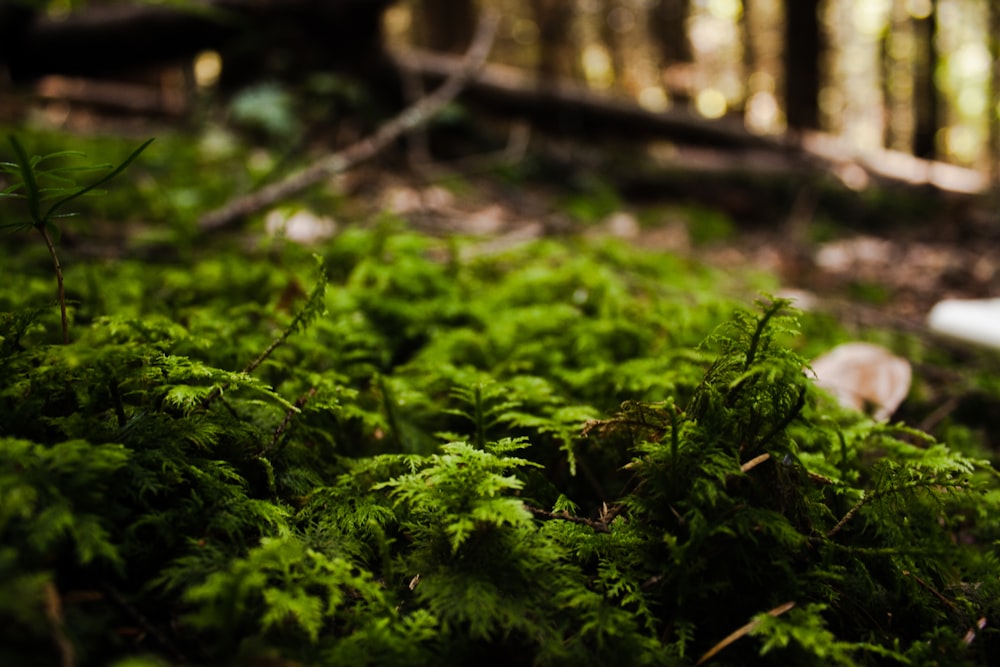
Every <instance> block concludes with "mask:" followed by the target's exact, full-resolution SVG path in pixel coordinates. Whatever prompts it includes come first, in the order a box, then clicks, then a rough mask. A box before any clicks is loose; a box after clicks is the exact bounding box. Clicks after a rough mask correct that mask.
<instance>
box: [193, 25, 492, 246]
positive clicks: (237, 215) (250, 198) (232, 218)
mask: <svg viewBox="0 0 1000 667" xmlns="http://www.w3.org/2000/svg"><path fill="white" fill-rule="evenodd" d="M499 22H500V16H499V14H497V13H496V12H492V11H488V12H485V13H484V14H483V16H482V18H481V19H480V21H479V27H478V29H477V30H476V34H475V37H474V38H473V40H472V44H471V46H469V50H468V51H467V52H466V54H465V57H464V58H463V59H462V65H461V67H460V68H459V69H457V70H455V71H454V72H453V73H452V74H451V76H449V77H448V79H447V80H446V81H445V82H444V83H443V84H441V86H440V87H439V88H438V89H437V90H435V91H434V92H433V93H431V94H430V95H428V96H427V97H424V98H423V99H421V100H418V101H417V102H416V103H414V104H412V105H410V106H409V107H407V108H405V109H403V111H401V112H400V113H399V114H398V115H397V116H395V117H393V118H392V119H391V120H389V121H388V122H386V123H385V124H383V125H382V126H380V127H379V128H378V129H377V130H376V131H375V133H374V134H373V135H371V136H369V137H366V138H364V139H362V140H361V141H358V142H356V143H354V144H351V145H350V146H348V147H347V148H345V149H343V150H341V151H338V152H336V153H333V154H332V155H328V156H326V157H323V158H321V159H320V160H317V161H316V162H314V163H312V164H311V165H309V166H307V167H305V168H303V169H302V170H300V171H298V172H295V173H293V174H291V175H289V176H288V177H286V178H285V179H283V180H281V181H278V182H277V183H272V184H271V185H267V186H265V187H264V188H262V189H260V190H258V191H257V192H252V193H250V194H247V195H244V196H242V197H238V198H236V199H234V200H232V201H230V202H229V203H228V204H226V205H225V206H223V207H222V208H220V209H217V210H215V211H212V212H211V213H208V214H207V215H205V216H204V217H202V218H201V220H199V221H198V227H199V228H200V229H201V230H202V231H217V230H220V229H224V228H227V227H231V226H233V225H234V224H236V223H238V222H239V221H240V220H242V219H244V218H246V217H247V216H249V215H252V214H254V213H257V212H259V211H261V210H263V209H265V208H267V207H269V206H273V205H274V204H276V203H278V202H280V201H284V200H285V199H288V198H289V197H291V196H293V195H296V194H298V193H299V192H302V191H303V190H305V189H306V188H308V187H310V186H313V185H315V184H316V183H319V182H320V181H322V180H323V179H325V178H329V177H330V176H332V175H333V174H336V173H339V172H342V171H345V170H347V169H349V168H351V167H353V166H354V165H356V164H358V163H360V162H363V161H365V160H367V159H369V158H371V157H373V156H375V155H376V154H378V153H379V151H381V150H382V149H384V148H385V147H386V146H388V145H389V144H391V143H392V142H393V141H395V140H396V139H398V138H399V137H401V136H403V135H404V134H406V133H407V132H412V131H413V130H414V129H417V128H419V127H421V126H423V125H425V124H426V123H427V122H428V121H430V119H431V118H433V117H434V116H435V115H436V114H437V113H438V112H439V111H440V110H441V109H443V108H444V107H445V106H446V105H447V104H448V103H449V102H451V101H452V100H454V99H455V98H456V97H457V96H458V94H459V93H460V92H461V91H462V89H463V88H464V87H465V84H466V83H467V82H468V81H469V79H471V78H472V76H473V75H474V74H475V73H476V72H477V71H478V70H479V69H480V68H481V67H482V66H483V64H484V63H485V62H486V57H487V56H488V55H489V53H490V49H491V48H492V46H493V38H494V37H495V36H496V31H497V26H498V25H499Z"/></svg>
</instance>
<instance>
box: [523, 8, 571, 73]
mask: <svg viewBox="0 0 1000 667" xmlns="http://www.w3.org/2000/svg"><path fill="white" fill-rule="evenodd" d="M531 11H532V13H533V14H534V17H535V24H536V25H537V26H538V46H539V59H538V73H539V74H540V75H541V77H540V79H541V80H543V81H551V80H552V79H555V78H578V77H577V71H576V66H575V63H576V51H575V47H576V45H575V44H574V39H573V34H572V31H571V30H569V26H571V25H572V23H573V17H574V14H575V11H576V10H575V9H574V7H573V4H572V3H570V2H566V1H565V0H531Z"/></svg>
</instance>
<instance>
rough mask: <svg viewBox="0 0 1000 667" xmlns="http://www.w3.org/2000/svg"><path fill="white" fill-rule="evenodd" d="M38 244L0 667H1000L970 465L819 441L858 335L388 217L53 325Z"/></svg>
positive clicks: (865, 434)
mask: <svg viewBox="0 0 1000 667" xmlns="http://www.w3.org/2000/svg"><path fill="white" fill-rule="evenodd" d="M136 155H137V153H133V154H131V155H130V157H129V158H128V160H129V161H131V160H132V159H133V158H135V156H136ZM24 160H28V158H27V154H26V153H25V154H24V156H23V159H20V158H19V160H18V161H16V162H15V163H11V165H13V166H11V165H8V167H9V169H8V171H9V172H10V173H12V174H14V175H15V176H16V175H17V174H23V173H24V170H23V169H22V168H21V167H23V164H22V163H23V162H24ZM29 161H30V160H29ZM38 164H39V163H36V164H35V165H33V166H32V168H35V167H37V168H39V169H40V168H41V167H39V166H38ZM126 164H127V162H126ZM109 169H111V168H110V167H109ZM118 171H119V170H113V173H112V175H116V174H117V173H118ZM56 176H64V174H56ZM14 180H16V179H14ZM122 180H127V179H126V178H125V177H122ZM17 183H21V181H17ZM61 187H68V188H69V189H68V190H64V191H60V193H61V194H60V196H67V193H70V194H71V193H72V192H74V190H73V187H77V186H75V185H74V184H73V183H70V184H69V185H65V184H64V185H63V186H61ZM80 187H82V186H80ZM109 187H112V188H125V189H128V188H129V187H130V186H129V185H128V184H118V183H115V184H113V185H111V186H109ZM29 190H30V186H28V188H27V189H25V187H24V186H23V184H22V187H21V188H20V189H18V188H17V187H15V186H10V187H8V190H7V192H8V193H9V194H27V195H28V196H29V200H30V196H31V194H30V192H29ZM36 194H37V196H38V197H40V198H42V197H44V194H45V193H44V187H41V188H40V189H39V191H38V193H36ZM54 201H56V202H58V201H60V200H59V199H58V198H57V199H55V200H54ZM15 203H16V202H15ZM29 203H30V201H29ZM29 208H30V207H29ZM39 211H40V212H41V213H42V214H43V215H41V217H40V218H32V220H33V222H31V224H28V225H26V226H25V227H26V228H25V230H24V231H23V232H22V233H21V234H18V235H16V236H10V237H8V238H5V239H3V243H4V244H5V245H4V248H5V250H4V253H5V256H4V267H5V270H4V275H5V278H6V280H5V281H4V282H3V284H2V285H0V619H2V623H0V663H2V664H10V665H45V664H61V665H65V666H71V665H105V664H114V665H119V666H120V667H124V666H125V665H129V666H133V667H134V666H139V665H143V666H149V667H152V666H154V665H181V664H194V665H261V666H262V665H342V664H347V665H365V664H369V665H425V664H455V665H462V664H468V663H470V662H472V661H483V660H486V661H489V662H494V663H497V664H501V663H503V664H512V665H534V664H537V665H566V664H574V665H606V664H616V665H629V664H636V665H646V664H650V665H678V666H680V665H698V664H713V665H749V664H753V665H768V664H774V665H816V664H834V665H891V664H903V665H934V664H940V665H987V664H990V656H991V655H996V654H997V652H998V651H1000V642H998V637H997V631H996V630H995V626H996V624H997V623H998V622H1000V562H998V558H997V540H998V538H1000V521H998V517H1000V488H998V485H997V479H996V477H997V476H996V473H995V470H994V467H993V464H992V463H991V461H990V460H989V458H990V457H991V456H992V455H991V453H990V452H989V451H988V450H986V449H984V448H983V447H982V446H981V444H980V443H978V442H977V439H976V438H975V437H974V434H972V433H971V432H967V431H963V430H962V428H961V425H960V424H956V425H955V426H954V428H953V429H952V431H951V432H952V433H954V434H955V435H956V439H955V441H942V442H939V441H938V440H936V439H935V438H934V437H932V436H931V435H928V434H926V433H922V432H920V431H919V430H917V429H915V428H911V427H909V426H907V425H905V424H903V423H902V422H899V423H890V424H880V423H876V422H874V421H872V420H871V419H869V418H868V417H866V416H865V415H863V414H861V413H855V412H851V411H847V410H844V409H842V408H840V407H838V405H837V404H836V403H835V402H834V401H833V400H832V399H831V398H830V397H828V396H826V395H825V394H823V393H822V392H821V391H820V390H819V389H818V388H817V387H816V386H815V384H814V382H813V380H812V378H811V377H810V374H809V371H808V363H807V359H808V357H809V356H810V355H811V354H813V353H816V352H818V351H821V350H823V349H825V348H826V347H829V346H830V345H832V344H833V343H835V342H838V339H839V338H840V337H842V336H843V335H844V334H843V332H841V331H839V330H837V328H836V327H833V326H830V323H829V322H826V321H823V320H822V319H819V318H817V317H815V316H812V315H808V314H801V313H797V312H796V311H795V310H794V309H792V308H791V307H790V304H789V303H788V302H787V301H784V300H782V299H779V298H772V297H769V296H766V295H762V296H760V298H759V299H758V300H757V301H756V303H753V298H752V297H750V298H747V297H746V294H747V290H746V286H745V285H741V286H739V287H736V286H735V283H734V278H733V277H732V276H727V275H726V274H724V273H722V272H718V271H715V270H712V269H709V268H707V267H705V266H702V265H699V264H697V263H696V262H694V261H692V260H690V259H685V258H681V257H677V256H672V255H669V254H663V253H651V252H643V251H641V250H637V249H635V248H633V247H630V246H628V245H627V244H625V243H623V242H619V241H612V240H608V239H595V238H580V237H568V238H562V239H548V240H538V241H534V242H531V243H527V244H523V245H520V246H517V247H514V248H510V249H507V250H503V251H500V252H496V253H489V254H478V255H469V254H467V253H464V252H463V250H464V249H465V248H467V247H469V246H470V245H471V244H473V243H474V241H471V240H463V239H458V238H451V239H434V238H429V237H427V236H422V235H419V234H415V233H413V232H411V231H408V230H407V229H406V226H405V223H404V221H402V220H398V219H394V218H392V217H388V216H386V217H382V218H379V219H378V220H375V221H372V222H370V223H369V224H359V225H357V226H355V227H351V228H348V229H345V230H344V231H342V232H341V233H339V234H338V235H337V236H336V237H335V238H333V239H331V240H330V241H327V242H325V243H323V244H321V245H317V246H315V247H313V248H310V249H309V250H306V249H303V248H301V247H300V246H298V245H295V244H292V243H288V242H285V241H283V240H282V239H280V238H277V239H272V240H269V241H261V242H259V243H257V244H255V245H254V246H253V247H251V248H247V247H246V246H245V244H236V243H234V244H232V245H231V246H229V247H226V246H220V245H216V246H213V247H211V248H209V249H204V250H201V251H199V250H198V249H196V248H191V249H189V250H188V251H186V252H184V253H182V255H183V257H181V258H180V259H178V258H173V259H171V260H155V259H147V260H144V261H139V260H132V259H124V258H119V259H116V260H108V261H98V260H94V259H87V258H85V257H73V256H72V253H71V252H70V253H68V254H67V256H66V257H63V262H64V263H63V264H62V265H61V268H59V270H60V271H61V273H62V275H61V276H60V279H59V282H60V284H62V283H63V282H64V283H65V290H64V292H65V295H64V296H65V300H64V301H63V302H62V303H60V300H59V299H56V298H55V294H56V279H55V276H54V275H53V271H52V270H53V261H52V259H53V257H54V254H53V253H52V252H50V251H51V250H52V248H54V247H55V246H56V245H57V241H58V239H57V238H55V239H54V240H53V242H52V243H51V244H49V243H46V244H45V245H43V244H41V243H39V244H38V245H35V243H36V241H35V239H32V238H31V237H30V236H29V234H30V233H31V232H32V228H34V229H36V230H38V231H42V230H49V227H48V226H49V225H51V224H53V222H54V219H48V218H45V216H44V211H45V209H44V207H42V208H40V209H39ZM4 215H5V216H6V215H8V214H7V213H4ZM3 219H4V220H10V219H11V218H7V217H5V218H3ZM13 220H14V221H15V222H17V221H18V219H16V218H14V219H13ZM29 222H30V221H29ZM39 227H41V229H39ZM56 266H57V267H58V266H59V262H58V260H56ZM743 278H745V277H743ZM765 283H766V280H765V281H763V282H762V285H764V284H765ZM752 291H753V290H751V292H752ZM63 305H64V306H65V309H66V317H65V320H64V318H63V316H62V312H61V311H62V307H61V306H63ZM67 341H68V342H67Z"/></svg>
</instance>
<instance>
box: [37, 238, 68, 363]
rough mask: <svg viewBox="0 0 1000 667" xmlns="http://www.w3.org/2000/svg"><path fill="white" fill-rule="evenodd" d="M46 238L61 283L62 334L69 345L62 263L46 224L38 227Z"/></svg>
mask: <svg viewBox="0 0 1000 667" xmlns="http://www.w3.org/2000/svg"><path fill="white" fill-rule="evenodd" d="M38 231H40V232H41V233H42V238H43V239H45V245H46V246H48V248H49V255H51V256H52V265H53V267H54V268H55V271H56V283H57V284H58V285H59V311H60V313H61V314H62V335H63V343H64V344H66V345H69V319H68V318H67V317H66V288H65V287H64V286H63V272H62V265H60V264H59V255H57V254H56V246H55V244H54V243H53V242H52V237H51V236H50V235H49V230H48V229H47V228H46V226H45V225H41V226H40V227H38Z"/></svg>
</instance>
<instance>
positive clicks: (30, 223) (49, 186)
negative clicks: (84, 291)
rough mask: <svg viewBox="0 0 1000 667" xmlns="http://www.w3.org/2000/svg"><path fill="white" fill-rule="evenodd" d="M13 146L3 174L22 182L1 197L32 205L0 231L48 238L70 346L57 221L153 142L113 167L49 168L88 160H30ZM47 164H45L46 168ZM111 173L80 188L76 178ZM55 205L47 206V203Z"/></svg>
mask: <svg viewBox="0 0 1000 667" xmlns="http://www.w3.org/2000/svg"><path fill="white" fill-rule="evenodd" d="M9 141H10V145H11V147H12V148H13V149H14V157H15V160H16V161H15V162H0V172H5V173H8V174H13V175H14V176H15V177H17V178H19V179H20V181H19V182H15V183H14V184H13V185H11V186H9V187H7V188H6V189H4V190H2V191H0V197H6V198H9V199H23V200H25V201H26V202H27V206H28V215H29V219H28V220H20V221H16V222H11V223H7V224H3V225H0V229H14V230H22V229H31V228H34V229H37V230H38V232H39V233H40V234H41V235H42V238H43V239H45V245H46V246H47V247H48V249H49V255H51V257H52V264H53V266H54V268H55V273H56V282H57V283H58V286H59V309H60V313H61V315H62V333H63V342H64V343H67V344H68V343H69V323H68V320H67V317H66V290H65V288H64V287H63V273H62V266H61V265H60V263H59V256H58V255H57V254H56V247H55V240H54V238H55V239H56V240H57V239H58V236H59V228H58V227H56V226H55V224H54V222H53V221H55V220H57V219H59V218H68V217H71V216H73V215H76V214H75V213H60V212H59V211H60V209H62V208H63V207H64V206H65V205H66V204H68V203H70V202H71V201H73V200H74V199H77V198H78V197H82V196H84V195H93V194H101V193H102V191H101V190H98V188H100V187H101V186H102V185H104V184H105V183H107V182H108V181H110V180H111V179H112V178H114V177H115V176H117V175H118V174H120V173H121V172H122V171H124V170H125V169H126V167H128V166H129V165H130V164H131V163H132V162H133V161H134V160H135V159H136V158H137V157H139V154H140V153H142V152H143V151H144V150H146V147H147V146H149V144H151V143H153V139H149V140H147V141H146V142H144V143H143V144H142V145H141V146H139V147H138V148H136V149H135V150H134V151H132V153H131V154H129V156H128V157H127V158H125V160H124V161H123V162H121V164H119V165H118V166H115V165H112V164H97V165H77V166H55V167H48V166H47V165H48V164H49V163H51V162H52V161H53V160H58V159H60V158H80V157H85V156H84V154H83V153H80V152H78V151H59V152H57V153H50V154H48V155H35V156H32V157H30V158H29V157H28V153H27V151H25V150H24V146H22V145H21V142H20V141H18V140H17V137H15V136H13V135H12V136H10V137H9ZM43 165H45V166H44V167H43ZM103 170H110V171H108V172H107V173H106V174H104V175H103V176H101V177H100V178H98V179H97V180H95V181H94V182H92V183H88V184H85V185H80V184H79V183H77V182H76V180H75V178H74V176H75V175H77V174H80V173H84V172H91V171H103ZM48 202H51V203H49V204H48V205H47V208H46V206H45V205H46V203H48Z"/></svg>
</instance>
